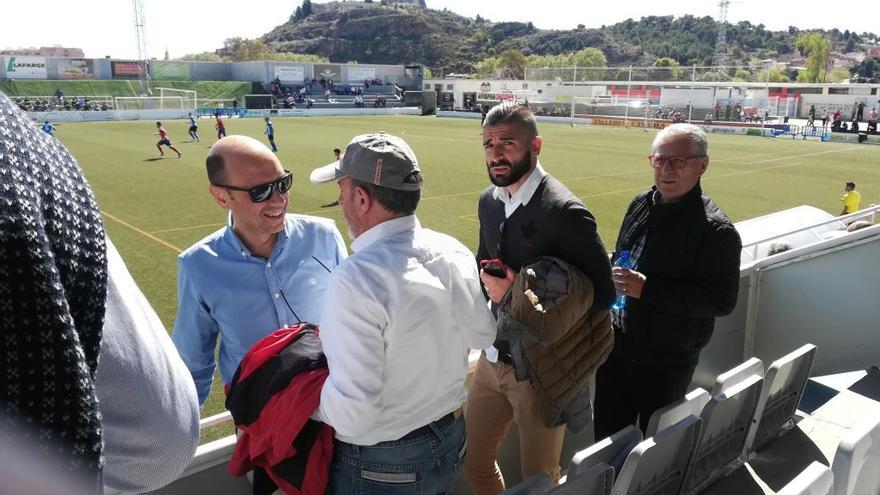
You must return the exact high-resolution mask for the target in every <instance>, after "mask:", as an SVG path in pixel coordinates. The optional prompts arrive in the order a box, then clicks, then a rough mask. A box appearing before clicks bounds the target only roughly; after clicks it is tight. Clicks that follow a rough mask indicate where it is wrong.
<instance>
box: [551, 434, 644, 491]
mask: <svg viewBox="0 0 880 495" xmlns="http://www.w3.org/2000/svg"><path fill="white" fill-rule="evenodd" d="M641 441H642V432H641V430H639V429H638V428H636V426H635V425H629V426H627V427H626V428H624V429H622V430H620V431H618V432H617V433H615V434H614V435H611V436H610V437H607V438H603V439H601V440H599V441H598V442H596V443H594V444H593V445H591V446H589V447H587V448H586V449H584V450H582V451H580V452H578V453H576V454H575V455H574V457H572V458H571V462H570V463H569V465H568V478H576V477H578V476H580V475H581V474H583V473H586V472H587V471H589V470H590V469H592V468H593V467H594V466H597V465H601V464H604V465H607V466H610V467H611V468H612V469H614V472H615V473H618V472H620V468H621V467H623V462H624V461H625V460H626V456H628V455H629V453H630V451H632V449H633V447H635V446H636V445H638V443H639V442H641Z"/></svg>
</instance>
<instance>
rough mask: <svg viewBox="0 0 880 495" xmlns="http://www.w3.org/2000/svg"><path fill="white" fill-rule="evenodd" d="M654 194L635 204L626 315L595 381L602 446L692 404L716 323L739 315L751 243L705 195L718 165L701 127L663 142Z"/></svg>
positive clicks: (620, 277)
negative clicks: (707, 177)
mask: <svg viewBox="0 0 880 495" xmlns="http://www.w3.org/2000/svg"><path fill="white" fill-rule="evenodd" d="M648 164H649V165H650V166H651V169H652V170H653V172H654V187H653V188H651V189H650V190H649V191H646V192H643V193H641V194H639V195H638V196H636V197H635V199H633V201H632V203H630V205H629V208H628V209H627V212H626V215H625V216H624V219H623V224H622V225H621V226H620V233H619V234H618V237H617V245H616V246H615V249H614V259H617V258H618V257H619V256H620V253H621V252H623V251H629V253H630V259H631V260H632V261H633V268H632V269H626V268H618V267H615V268H614V270H613V275H614V285H615V288H616V289H617V294H618V295H623V296H626V303H625V304H624V306H623V308H622V309H619V310H618V309H612V310H611V315H612V318H613V320H614V349H613V350H612V351H611V355H610V356H609V358H608V360H607V361H606V362H605V364H603V365H602V366H601V367H600V368H599V372H598V374H597V376H596V380H597V385H596V409H595V416H594V423H595V432H596V438H597V439H599V438H604V437H607V436H609V435H611V434H613V433H616V432H617V431H619V430H620V429H622V428H624V427H626V426H627V425H631V424H637V425H638V426H639V427H640V428H641V429H642V431H643V432H644V431H645V429H646V427H647V424H648V420H649V419H650V417H651V414H652V413H653V412H654V411H655V410H657V409H659V408H661V407H663V406H666V405H668V404H670V403H672V402H674V401H676V400H678V399H681V398H682V397H684V394H685V392H686V391H687V387H688V384H690V381H691V376H692V375H693V373H694V368H696V366H697V361H698V359H699V354H700V349H702V348H703V346H705V345H706V343H708V342H709V338H710V337H711V336H712V328H713V326H714V324H715V317H716V316H722V315H726V314H728V313H730V312H731V311H733V309H734V307H735V306H736V299H737V292H738V290H739V261H740V251H741V250H742V241H741V240H740V237H739V234H738V233H737V231H736V229H735V228H734V226H733V224H732V223H731V222H730V220H729V219H728V218H727V215H725V213H724V212H723V211H722V210H721V208H719V207H718V205H717V204H715V202H714V201H712V199H710V198H709V196H708V195H707V194H706V193H704V192H703V190H702V188H701V187H700V177H702V176H703V174H704V173H705V172H706V169H707V167H708V166H709V142H708V140H707V139H706V134H705V133H704V132H703V130H702V129H700V128H699V127H697V126H695V125H691V124H674V125H671V126H669V127H667V128H666V129H664V130H662V131H660V132H659V133H658V134H657V137H656V138H654V144H653V148H652V153H651V156H650V157H648Z"/></svg>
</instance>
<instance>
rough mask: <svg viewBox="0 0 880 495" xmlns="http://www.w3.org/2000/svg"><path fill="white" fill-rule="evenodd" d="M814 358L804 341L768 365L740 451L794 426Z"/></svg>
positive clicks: (756, 447) (759, 443) (813, 349)
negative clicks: (749, 428)
mask: <svg viewBox="0 0 880 495" xmlns="http://www.w3.org/2000/svg"><path fill="white" fill-rule="evenodd" d="M815 359H816V346H814V345H813V344H804V345H803V346H801V347H800V348H798V349H796V350H795V351H793V352H791V353H789V354H787V355H785V356H783V357H781V358H779V359H777V360H776V361H773V363H771V364H770V367H769V368H767V373H766V374H765V375H764V385H763V387H762V389H761V397H760V399H759V400H758V407H757V408H756V409H755V416H754V419H753V420H752V421H753V422H754V423H755V424H754V425H752V428H751V430H750V433H749V434H748V438H747V439H746V444H745V447H744V451H743V454H745V455H748V454H749V453H750V452H753V451H755V450H757V449H759V448H761V446H763V445H764V444H766V443H767V442H768V441H770V440H772V439H773V438H776V437H778V436H779V435H781V434H782V433H784V432H785V431H787V430H789V429H791V428H792V427H793V426H794V423H795V413H796V412H797V407H798V404H800V401H801V397H802V396H803V394H804V389H805V388H806V386H807V379H809V377H810V370H811V369H812V368H813V361H814V360H815Z"/></svg>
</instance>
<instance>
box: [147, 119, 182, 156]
mask: <svg viewBox="0 0 880 495" xmlns="http://www.w3.org/2000/svg"><path fill="white" fill-rule="evenodd" d="M156 129H158V130H159V132H154V133H153V135H154V136H159V142H158V143H156V148H159V155H160V156H165V152H164V151H162V145H163V144H164V145H165V146H168V147H169V148H171V151H173V152H175V153H177V158H180V157H181V156H183V153H181V152H179V151H177V148H175V147H174V146H171V140H170V139H168V131H166V130H165V128H164V127H162V123H161V122H156Z"/></svg>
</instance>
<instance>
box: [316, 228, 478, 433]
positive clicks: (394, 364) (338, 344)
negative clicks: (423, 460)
mask: <svg viewBox="0 0 880 495" xmlns="http://www.w3.org/2000/svg"><path fill="white" fill-rule="evenodd" d="M351 248H352V251H354V253H355V254H353V255H352V256H350V257H349V258H348V259H346V260H345V261H343V262H342V263H341V264H340V265H339V266H338V267H337V268H336V270H334V272H333V274H332V275H331V277H330V282H329V284H328V288H327V293H326V296H325V300H324V310H323V314H322V324H321V341H322V343H323V347H324V353H325V354H326V356H327V362H328V365H329V368H330V376H329V377H328V379H327V381H326V382H325V383H324V388H323V389H322V391H321V404H320V406H319V408H318V411H317V412H316V414H315V418H316V419H319V420H321V421H324V422H325V423H327V424H329V425H330V426H332V427H333V428H334V429H335V430H336V438H338V439H339V440H342V441H344V442H348V443H351V444H355V445H374V444H376V443H379V442H385V441H391V440H397V439H399V438H400V437H402V436H404V435H406V434H407V433H409V432H410V431H412V430H414V429H416V428H419V427H421V426H423V425H425V424H428V423H430V422H432V421H436V420H437V419H440V418H441V417H443V416H444V415H446V414H448V413H449V412H451V411H453V410H455V409H456V408H457V407H458V406H460V405H461V404H462V402H464V400H465V398H466V395H467V393H466V391H465V387H464V380H465V376H466V374H467V350H468V349H469V348H482V347H485V346H487V345H489V344H491V343H492V342H493V341H494V339H495V322H494V320H493V319H492V315H491V313H490V312H489V310H488V308H487V307H486V300H485V298H484V296H483V294H482V292H481V290H480V279H479V274H478V272H477V266H476V262H475V259H474V255H473V253H471V252H470V250H468V249H467V248H466V247H465V246H464V245H463V244H461V243H460V242H458V241H457V240H455V239H454V238H452V237H450V236H448V235H445V234H440V233H437V232H433V231H431V230H428V229H422V228H421V225H420V224H419V221H418V219H417V218H416V217H415V216H414V215H412V216H405V217H401V218H396V219H394V220H390V221H387V222H383V223H381V224H379V225H377V226H375V227H373V228H372V229H370V230H368V231H367V232H364V233H363V234H362V235H361V236H360V237H358V238H357V239H356V240H355V241H354V242H353V243H352V245H351Z"/></svg>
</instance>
